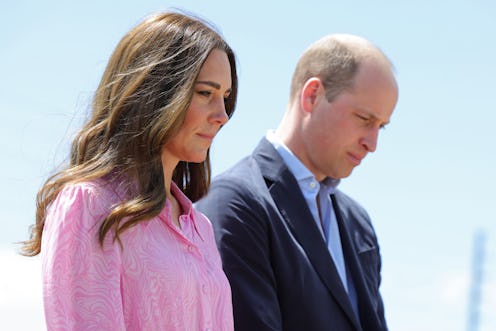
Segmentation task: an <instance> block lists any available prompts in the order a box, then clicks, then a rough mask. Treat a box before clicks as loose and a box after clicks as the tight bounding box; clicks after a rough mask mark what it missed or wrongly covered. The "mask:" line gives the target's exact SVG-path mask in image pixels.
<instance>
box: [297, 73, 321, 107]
mask: <svg viewBox="0 0 496 331" xmlns="http://www.w3.org/2000/svg"><path fill="white" fill-rule="evenodd" d="M321 94H324V85H323V84H322V81H321V80H320V78H317V77H311V78H309V79H308V80H307V81H306V82H305V84H304V85H303V87H302V89H301V98H300V105H301V109H303V111H304V112H312V111H313V109H314V107H315V105H316V104H317V102H318V100H319V96H320V95H321Z"/></svg>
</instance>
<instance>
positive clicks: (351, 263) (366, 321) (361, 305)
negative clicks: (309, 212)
mask: <svg viewBox="0 0 496 331" xmlns="http://www.w3.org/2000/svg"><path fill="white" fill-rule="evenodd" d="M332 204H333V207H334V210H335V213H336V218H337V221H338V226H339V233H340V236H341V245H342V247H343V254H344V258H345V261H346V268H348V271H349V273H348V274H349V275H351V277H352V281H353V285H354V287H355V291H356V296H357V301H358V310H359V315H360V320H361V325H362V326H363V327H364V328H365V329H366V330H382V328H381V327H380V323H379V320H378V319H377V313H376V312H375V310H374V309H373V305H372V302H371V301H370V298H371V296H372V293H370V292H369V290H368V288H367V286H366V285H365V284H366V283H365V279H364V278H363V277H364V273H363V270H362V267H361V264H360V261H359V260H358V255H357V249H356V247H355V245H354V243H353V240H352V239H351V238H352V237H351V234H350V230H349V226H347V224H346V222H345V221H344V219H343V215H344V211H343V210H342V207H341V206H342V204H341V203H339V197H338V196H333V197H332ZM350 217H352V216H350Z"/></svg>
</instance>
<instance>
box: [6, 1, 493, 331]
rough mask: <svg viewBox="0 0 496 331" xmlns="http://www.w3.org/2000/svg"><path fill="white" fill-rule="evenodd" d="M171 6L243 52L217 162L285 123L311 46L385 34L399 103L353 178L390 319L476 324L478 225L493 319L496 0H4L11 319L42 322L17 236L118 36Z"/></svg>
mask: <svg viewBox="0 0 496 331" xmlns="http://www.w3.org/2000/svg"><path fill="white" fill-rule="evenodd" d="M169 7H177V8H182V9H185V10H188V11H191V12H193V13H195V14H197V15H200V16H202V17H205V18H207V19H208V20H210V21H212V22H213V23H214V24H215V25H217V26H218V27H219V29H220V30H221V31H222V32H223V34H224V36H225V37H226V39H227V40H228V41H229V42H230V44H231V45H232V47H233V48H234V50H235V51H236V53H237V58H238V65H239V79H240V93H239V99H238V100H239V101H238V107H237V110H236V113H235V115H234V117H233V119H232V120H231V121H230V123H228V124H227V126H226V127H225V128H224V129H223V130H222V131H221V133H220V134H219V135H218V137H217V139H216V141H215V142H214V145H213V147H212V163H213V170H214V173H215V174H217V173H219V172H221V171H223V170H225V169H226V168H227V167H229V166H230V165H232V164H233V163H234V162H236V161H237V160H238V159H239V158H241V157H242V156H244V155H246V154H248V153H249V152H251V150H252V148H253V147H254V146H255V145H256V144H257V142H258V141H259V139H260V138H261V137H262V136H263V135H264V134H265V132H266V131H267V130H268V129H271V128H275V127H276V126H277V123H278V121H279V120H280V118H281V116H282V114H283V112H284V109H285V106H286V102H287V96H288V90H289V82H290V77H291V74H292V71H293V68H294V65H295V63H296V61H297V59H298V57H299V55H300V54H301V52H302V51H303V50H304V49H305V48H306V47H307V46H308V45H309V44H310V43H312V42H313V41H315V40H316V39H318V38H320V37H322V36H324V35H326V34H328V33H353V34H358V35H361V36H363V37H366V38H368V39H369V40H371V41H372V42H374V43H375V44H376V45H378V46H379V47H380V48H381V49H382V50H383V51H384V52H385V53H386V54H387V55H388V56H389V57H390V58H391V60H392V62H393V63H394V65H395V67H396V73H397V79H398V83H399V87H400V97H399V102H398V105H397V108H396V111H395V113H394V114H393V117H392V120H391V124H390V125H389V126H388V127H387V129H386V130H385V131H383V132H382V133H381V136H380V139H379V146H378V150H377V152H376V153H374V154H373V155H370V156H369V157H368V158H367V159H366V160H365V161H364V162H362V165H361V166H360V167H359V168H358V169H356V170H355V171H354V173H353V174H352V175H351V177H349V178H347V179H345V180H343V181H342V184H341V188H342V189H343V190H344V191H345V192H347V193H348V194H350V195H351V196H353V197H354V198H356V200H358V201H359V202H360V203H361V204H362V205H364V206H365V207H366V209H367V210H368V211H369V213H370V215H371V216H372V218H373V222H374V224H375V227H376V231H377V234H378V236H379V240H380V243H381V249H382V250H381V252H382V256H383V286H382V292H383V296H384V300H385V303H386V313H387V319H388V321H389V325H390V328H391V329H392V330H395V331H396V330H398V331H423V330H426V331H428V330H451V331H458V330H460V331H461V330H465V323H466V311H467V304H468V303H467V298H468V290H469V285H470V266H471V258H472V246H473V238H474V234H475V233H476V231H478V230H482V231H484V232H485V234H486V241H485V247H486V262H487V263H486V264H485V265H484V275H485V278H484V282H483V284H482V300H481V306H480V311H481V324H480V328H479V330H480V331H484V330H490V329H494V328H496V317H495V316H496V315H495V313H496V312H495V311H494V307H496V263H495V262H494V261H496V225H495V224H496V216H495V209H494V206H495V203H496V194H495V193H494V187H495V186H496V175H495V174H494V169H496V156H495V153H494V150H495V148H494V145H495V143H496V130H495V129H494V124H495V123H496V98H495V97H494V95H495V93H496V80H495V77H496V65H495V64H494V59H496V43H495V39H494V32H495V31H496V20H495V19H494V17H496V4H495V3H494V2H493V1H489V0H470V1H469V0H466V1H461V0H451V1H424V0H420V1H415V2H413V1H410V2H406V1H404V2H401V1H384V0H382V1H381V0H378V1H365V0H363V1H359V0H357V1H329V0H327V1H316V0H307V1H300V2H294V3H291V2H290V1H280V2H277V1H274V2H270V1H259V0H253V1H246V2H240V3H236V2H234V1H214V0H212V1H193V0H183V1H106V2H105V1H96V0H87V1H77V2H76V1H49V0H48V1H42V2H40V1H33V0H20V1H16V2H15V4H2V5H0V8H1V10H0V19H1V20H0V22H1V23H0V24H1V25H2V29H1V30H0V69H1V71H0V72H1V73H2V79H0V91H1V98H0V109H1V114H2V121H1V122H0V135H1V136H0V137H1V139H0V142H1V146H2V154H3V156H2V162H1V163H0V167H1V168H0V169H1V171H0V176H1V183H2V187H1V189H0V201H1V204H2V205H1V208H0V220H1V222H2V224H3V226H2V230H3V231H1V232H0V257H1V258H2V269H3V270H7V272H5V271H4V272H2V275H1V276H0V320H1V321H2V322H0V323H2V324H3V325H5V323H6V325H7V326H9V327H7V328H6V329H16V330H32V329H36V330H41V329H43V315H42V303H41V288H40V285H39V282H40V265H39V259H37V258H34V259H27V258H22V257H18V256H15V255H14V252H15V249H16V246H14V245H13V244H12V243H13V242H16V241H19V240H23V239H25V238H26V236H27V227H28V226H29V224H31V223H32V222H33V219H34V199H35V195H36V192H37V190H38V188H39V186H40V185H41V183H42V182H43V180H44V179H45V178H46V177H47V176H48V175H49V174H50V173H51V172H52V171H53V169H54V168H55V167H56V166H58V165H59V163H60V162H61V161H63V160H64V159H65V158H66V157H67V150H68V145H69V141H70V139H71V137H72V135H73V134H74V132H75V130H76V129H77V128H78V127H79V126H80V124H81V123H82V122H83V121H84V119H85V118H86V116H87V111H88V109H89V105H90V103H91V97H92V93H93V91H94V90H95V88H96V86H97V84H98V81H99V79H100V76H101V73H102V71H103V69H104V67H105V65H106V62H107V59H108V57H109V56H110V53H111V52H112V50H113V48H114V47H115V45H116V44H117V43H118V41H119V39H120V38H121V37H122V36H123V35H124V34H125V33H126V32H127V31H128V30H129V29H130V28H131V27H132V26H134V25H135V24H136V23H137V22H139V21H140V20H141V19H142V18H143V17H144V16H146V15H148V14H150V13H152V12H154V11H158V10H165V9H167V8H169ZM491 310H492V311H491ZM3 315H4V316H3ZM27 315H28V316H31V317H32V318H26V316H27ZM2 328H3V327H2Z"/></svg>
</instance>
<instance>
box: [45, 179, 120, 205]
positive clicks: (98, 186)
mask: <svg viewBox="0 0 496 331" xmlns="http://www.w3.org/2000/svg"><path fill="white" fill-rule="evenodd" d="M118 200H119V194H118V193H117V190H116V188H115V187H114V185H112V184H111V183H109V182H107V181H105V180H103V179H93V180H87V181H78V182H73V183H67V184H65V185H64V187H63V188H62V190H61V191H60V192H59V194H58V196H57V198H56V200H55V201H54V204H55V205H57V204H63V205H66V206H78V207H79V208H84V209H89V210H92V211H93V212H96V213H105V212H108V210H109V207H110V206H111V205H113V204H115V203H116V202H117V201H118Z"/></svg>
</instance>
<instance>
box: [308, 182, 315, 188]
mask: <svg viewBox="0 0 496 331" xmlns="http://www.w3.org/2000/svg"><path fill="white" fill-rule="evenodd" d="M309 185H310V188H315V186H317V183H315V182H314V181H311V182H310V184H309Z"/></svg>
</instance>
